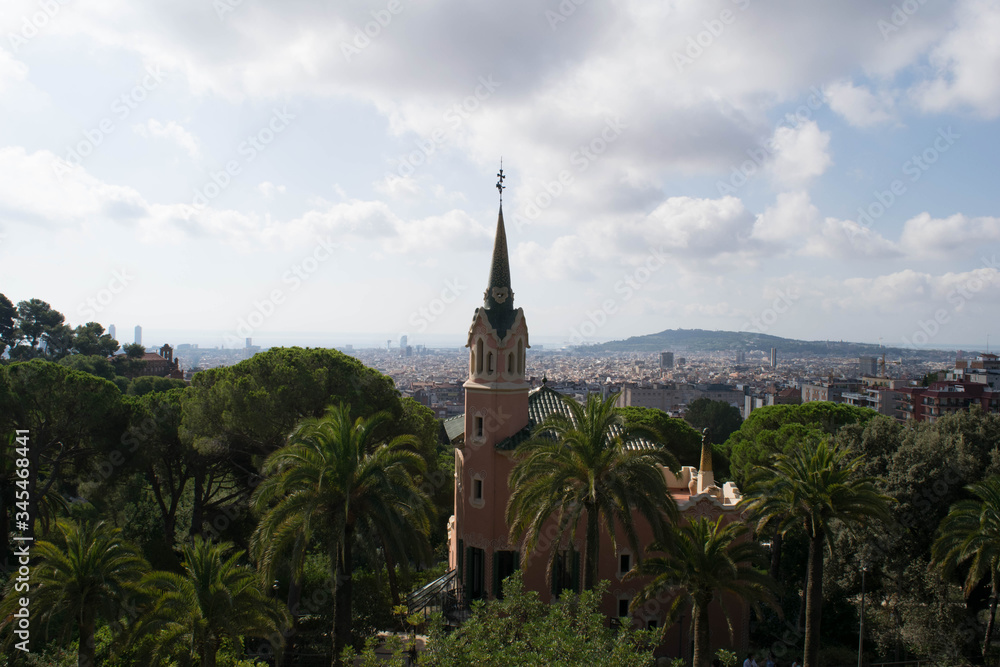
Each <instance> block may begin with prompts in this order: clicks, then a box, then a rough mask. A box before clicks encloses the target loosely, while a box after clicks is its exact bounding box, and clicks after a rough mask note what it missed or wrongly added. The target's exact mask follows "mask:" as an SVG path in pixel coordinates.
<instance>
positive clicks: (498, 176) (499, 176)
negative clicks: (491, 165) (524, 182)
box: [497, 156, 507, 206]
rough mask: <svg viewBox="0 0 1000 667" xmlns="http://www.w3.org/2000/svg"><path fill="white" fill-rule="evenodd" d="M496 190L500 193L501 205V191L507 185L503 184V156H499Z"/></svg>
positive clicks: (501, 203)
mask: <svg viewBox="0 0 1000 667" xmlns="http://www.w3.org/2000/svg"><path fill="white" fill-rule="evenodd" d="M497 178H498V179H500V180H498V181H497V192H499V193H500V205H501V206H503V191H504V190H506V189H507V186H506V185H504V184H503V179H504V175H503V156H501V157H500V171H499V172H497Z"/></svg>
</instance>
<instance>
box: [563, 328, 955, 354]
mask: <svg viewBox="0 0 1000 667" xmlns="http://www.w3.org/2000/svg"><path fill="white" fill-rule="evenodd" d="M772 347H774V348H777V350H778V358H779V359H780V358H781V357H782V356H817V357H857V356H862V355H866V356H881V355H882V353H883V352H884V353H885V354H886V355H887V356H889V357H891V358H894V359H895V358H902V359H940V358H942V357H943V356H949V355H954V352H948V351H945V350H916V349H908V348H899V347H881V346H879V345H875V344H873V343H851V342H847V341H842V340H839V341H838V340H812V341H810V340H794V339H792V338H781V337H780V336H771V335H769V334H760V333H750V332H746V331H740V332H737V331H708V330H707V329H667V330H666V331H661V332H660V333H655V334H648V335H645V336H633V337H631V338H628V339H626V340H615V341H609V342H607V343H601V344H599V345H588V346H586V347H581V348H578V349H580V350H581V351H587V352H661V351H672V352H729V351H732V352H735V351H736V350H746V351H747V352H752V351H754V350H761V351H763V352H766V353H769V352H770V351H771V348H772Z"/></svg>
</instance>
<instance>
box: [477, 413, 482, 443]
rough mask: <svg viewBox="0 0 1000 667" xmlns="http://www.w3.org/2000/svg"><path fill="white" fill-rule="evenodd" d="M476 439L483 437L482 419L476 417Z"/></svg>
mask: <svg viewBox="0 0 1000 667" xmlns="http://www.w3.org/2000/svg"><path fill="white" fill-rule="evenodd" d="M476 437H477V438H481V437H483V418H482V417H476Z"/></svg>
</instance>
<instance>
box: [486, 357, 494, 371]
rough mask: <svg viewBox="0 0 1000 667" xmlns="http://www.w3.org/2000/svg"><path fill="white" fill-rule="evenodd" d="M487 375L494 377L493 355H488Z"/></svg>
mask: <svg viewBox="0 0 1000 667" xmlns="http://www.w3.org/2000/svg"><path fill="white" fill-rule="evenodd" d="M486 374H487V375H493V353H492V352H490V353H489V354H487V355H486Z"/></svg>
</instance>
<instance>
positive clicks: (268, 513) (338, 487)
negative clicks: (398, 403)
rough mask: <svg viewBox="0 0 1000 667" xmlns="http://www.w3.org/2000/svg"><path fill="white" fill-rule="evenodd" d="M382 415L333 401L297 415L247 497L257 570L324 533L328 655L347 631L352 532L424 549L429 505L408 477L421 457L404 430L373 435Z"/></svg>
mask: <svg viewBox="0 0 1000 667" xmlns="http://www.w3.org/2000/svg"><path fill="white" fill-rule="evenodd" d="M387 419H388V416H387V415H385V414H383V413H379V414H377V415H375V416H373V417H370V418H368V419H360V418H359V419H357V420H356V421H352V420H351V409H350V407H349V406H347V405H339V406H333V407H331V408H329V409H328V410H327V413H326V414H325V415H324V416H323V417H320V418H318V419H316V418H309V419H306V420H304V421H303V422H302V423H301V424H300V425H299V427H298V428H297V429H296V431H295V432H294V433H293V434H292V435H291V436H290V438H289V443H288V444H287V445H286V446H285V447H282V448H281V449H279V450H277V451H275V452H274V453H273V454H271V455H270V456H269V457H268V458H267V460H266V461H265V462H264V464H263V466H262V469H261V470H262V474H264V475H265V476H266V477H265V479H264V481H263V482H262V483H261V484H260V485H259V486H258V487H257V490H256V491H255V492H254V497H253V501H252V502H253V504H254V507H255V508H256V510H257V511H258V512H264V515H263V517H261V520H260V523H259V525H258V527H257V530H256V531H255V533H254V535H253V538H252V541H251V544H252V547H253V549H254V551H255V553H257V554H259V556H260V561H261V566H262V569H263V570H264V571H273V570H272V568H273V567H274V563H275V562H277V561H278V560H279V559H280V558H281V556H282V555H283V554H289V553H291V554H292V556H293V558H292V559H293V562H295V561H297V562H299V563H301V553H302V549H303V545H307V544H309V542H310V541H311V539H312V538H313V537H314V536H315V535H322V536H324V537H325V538H326V541H327V544H326V548H327V551H328V553H329V557H330V574H331V577H332V580H333V582H334V586H335V596H334V598H335V602H334V604H335V611H334V627H333V635H334V658H335V661H336V660H338V659H339V655H340V652H341V650H342V649H343V647H344V646H345V645H346V644H347V641H348V640H349V638H350V631H351V572H352V570H353V555H352V554H353V546H354V543H355V540H356V539H360V540H362V541H363V542H366V543H369V544H375V545H379V546H382V545H383V544H385V545H388V548H390V549H393V550H394V551H395V552H396V554H407V553H412V552H413V550H414V548H417V549H419V550H420V551H421V552H426V550H427V547H426V544H427V537H426V536H427V534H428V532H429V531H430V522H431V517H432V515H433V511H434V510H433V505H432V503H431V500H430V498H429V497H428V496H427V494H426V493H424V492H423V491H421V490H420V489H419V488H418V487H417V485H416V483H415V480H414V476H415V475H417V474H419V473H422V472H423V471H424V469H425V464H424V460H423V458H421V457H420V455H419V454H417V453H416V452H415V451H412V450H411V449H408V447H410V446H411V445H413V444H415V442H416V440H415V438H413V437H412V436H399V437H396V438H394V439H393V440H392V441H390V442H388V443H379V442H378V441H377V434H378V431H379V429H380V427H381V426H382V425H383V424H384V423H385V422H386V420H387ZM272 503H276V504H274V505H273V506H271V504H272ZM267 508H269V509H267ZM296 545H298V546H296ZM299 577H300V575H299V574H298V573H295V574H293V578H299ZM300 580H301V579H299V581H300Z"/></svg>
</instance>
